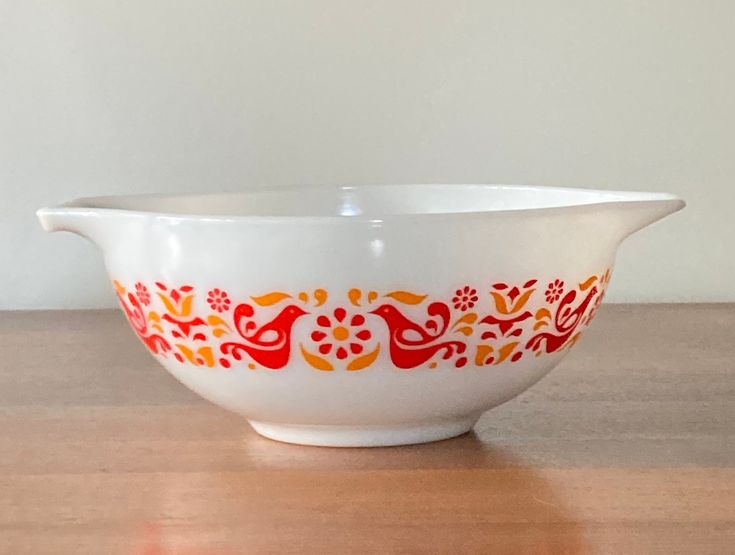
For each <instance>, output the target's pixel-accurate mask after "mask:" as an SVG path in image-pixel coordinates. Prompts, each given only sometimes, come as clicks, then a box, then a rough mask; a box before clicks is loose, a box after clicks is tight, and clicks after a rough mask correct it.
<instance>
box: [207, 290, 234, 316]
mask: <svg viewBox="0 0 735 555" xmlns="http://www.w3.org/2000/svg"><path fill="white" fill-rule="evenodd" d="M207 302H208V303H209V306H211V307H212V310H216V311H217V312H226V311H228V310H230V298H229V297H228V296H227V293H225V292H224V291H220V290H219V289H212V290H211V291H210V292H209V293H207Z"/></svg>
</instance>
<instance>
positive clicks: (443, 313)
mask: <svg viewBox="0 0 735 555" xmlns="http://www.w3.org/2000/svg"><path fill="white" fill-rule="evenodd" d="M609 278H610V271H609V270H607V271H605V272H603V273H601V274H599V275H593V276H589V277H587V278H585V279H584V280H583V281H581V282H578V283H574V284H569V283H565V282H564V281H562V280H561V279H553V280H551V281H550V282H549V283H548V284H545V285H543V284H541V285H540V284H539V281H538V280H537V279H529V280H527V281H525V282H523V283H522V284H508V283H504V282H498V283H493V284H491V285H488V286H485V287H484V288H483V287H478V286H476V285H463V286H460V287H459V288H458V289H456V290H455V291H454V293H453V294H451V295H448V296H447V297H446V298H441V297H433V298H432V297H431V296H430V295H427V294H423V293H416V292H414V291H410V290H395V291H375V290H371V289H359V288H353V289H350V290H348V291H344V292H339V293H337V294H333V292H328V291H326V290H324V289H316V290H314V291H301V292H298V293H292V292H285V291H271V292H266V293H264V294H261V295H253V296H251V297H248V298H247V299H238V300H237V301H235V300H234V299H233V298H232V297H231V296H230V294H229V293H228V292H227V291H225V290H224V289H219V288H213V289H210V290H208V291H206V292H205V294H204V295H202V293H200V292H199V291H197V290H195V288H194V287H192V286H190V285H177V286H175V287H174V286H172V285H171V284H166V283H162V282H154V283H143V282H137V283H134V284H132V287H130V288H128V287H126V286H124V285H123V284H121V283H120V282H118V281H114V282H113V284H114V286H115V290H116V292H117V295H118V298H119V300H120V304H121V306H122V309H123V310H124V312H125V314H126V316H127V318H128V321H129V322H130V324H131V326H132V327H133V329H134V330H135V332H136V333H137V334H138V337H139V338H140V339H141V340H142V341H143V343H144V344H145V345H146V346H147V347H148V349H150V351H151V352H152V353H153V354H155V355H157V356H161V357H171V356H172V357H173V358H175V359H176V360H177V361H179V362H181V363H188V364H193V365H197V366H204V367H215V366H219V367H222V368H231V367H233V366H235V365H243V366H245V367H247V368H249V369H251V370H256V369H258V368H266V369H270V370H278V369H281V368H284V367H285V366H286V365H287V364H288V363H289V361H292V360H293V357H294V356H296V357H300V358H301V359H302V360H303V361H304V362H305V363H306V364H308V365H309V366H310V367H312V368H314V369H315V370H320V371H326V372H328V371H334V370H348V371H357V370H365V369H367V368H370V367H371V366H373V365H374V364H375V363H376V361H378V360H379V359H381V358H383V359H385V360H386V362H385V364H390V365H392V366H393V367H395V368H398V369H402V370H411V369H414V368H436V367H437V365H438V364H439V363H440V362H441V361H444V363H445V364H452V365H453V366H455V367H457V368H462V367H464V366H466V365H468V364H473V365H475V366H487V365H498V364H502V363H514V362H518V361H519V360H521V359H522V358H523V357H525V356H542V355H544V354H548V353H554V352H558V351H561V350H563V349H567V348H569V347H571V346H572V345H574V343H575V342H576V341H577V340H578V339H579V336H580V334H581V333H582V331H583V330H584V328H586V327H587V326H588V325H589V323H590V321H591V320H592V318H593V317H594V315H595V313H596V312H597V309H598V307H599V306H600V303H601V301H602V297H603V295H604V293H605V288H606V286H607V284H608V281H609ZM202 298H203V299H204V300H206V305H205V304H204V303H203V302H201V299H202ZM195 300H198V301H200V302H198V303H196V304H195ZM196 306H199V307H205V308H206V310H202V311H197V310H196V309H195V307H196ZM297 321H300V325H303V322H308V331H307V332H305V333H303V334H299V335H300V337H299V338H298V339H296V338H294V336H293V334H292V329H293V326H294V324H295V323H296V322H297ZM302 329H303V328H302ZM301 335H303V337H301ZM294 343H297V345H294ZM388 361H389V362H388Z"/></svg>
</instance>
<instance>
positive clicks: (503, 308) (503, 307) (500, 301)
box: [490, 291, 509, 314]
mask: <svg viewBox="0 0 735 555" xmlns="http://www.w3.org/2000/svg"><path fill="white" fill-rule="evenodd" d="M490 294H491V295H492V296H493V299H494V300H495V308H497V309H498V312H500V313H501V314H509V311H508V304H507V303H506V302H505V297H503V295H501V294H500V293H496V292H495V291H491V292H490Z"/></svg>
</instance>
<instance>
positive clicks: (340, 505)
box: [0, 305, 735, 555]
mask: <svg viewBox="0 0 735 555" xmlns="http://www.w3.org/2000/svg"><path fill="white" fill-rule="evenodd" d="M733 330H735V306H733V305H643V306H625V305H617V306H605V307H603V310H602V311H601V313H600V316H599V317H598V319H597V321H596V322H595V324H594V325H593V326H592V328H591V329H590V331H589V332H588V335H587V336H586V337H585V339H584V340H583V341H582V342H581V343H580V345H579V346H578V347H577V349H576V350H575V351H574V352H573V353H572V354H571V355H570V356H569V357H568V358H567V359H566V360H565V361H564V362H563V363H562V365H561V366H560V367H559V368H558V369H556V370H555V371H554V372H552V374H551V375H550V376H549V377H547V378H546V379H545V380H543V381H542V382H541V383H539V384H538V385H537V386H535V387H534V388H532V389H531V390H529V391H528V392H526V393H525V394H523V395H522V396H520V397H519V398H517V399H515V400H513V401H511V402H509V403H507V404H506V405H504V406H502V407H499V408H498V409H496V410H494V411H491V412H489V413H487V414H486V415H485V416H484V417H483V418H482V419H481V420H480V422H479V423H478V425H477V427H476V429H475V431H474V432H473V433H471V434H468V435H465V436H463V437H460V438H456V439H453V440H448V441H443V442H438V443H434V444H427V445H417V446H410V447H400V448H382V449H342V450H340V449H325V448H315V447H298V446H290V445H283V444H279V443H276V442H272V441H269V440H266V439H263V438H261V437H259V436H257V435H256V434H254V433H253V432H252V431H251V430H250V429H249V427H248V426H247V425H246V423H245V422H244V421H243V420H242V419H240V418H239V417H237V416H234V415H232V414H228V413H226V412H224V411H222V410H220V409H218V408H217V407H214V406H212V405H210V404H208V403H206V402H205V401H203V400H201V399H199V398H198V397H197V396H195V395H194V394H193V393H191V392H189V391H188V390H186V389H185V388H183V387H182V386H181V385H179V384H178V383H177V382H176V381H175V380H174V379H173V378H171V377H170V376H169V375H168V374H167V373H166V372H165V371H164V370H163V369H162V368H160V367H159V366H158V365H157V364H156V362H155V361H154V360H153V359H152V358H150V357H149V356H148V355H147V354H146V353H145V351H144V349H143V347H142V346H140V345H138V344H137V342H136V340H135V338H134V336H133V334H132V333H131V332H130V331H129V330H128V329H126V324H125V323H124V321H123V318H122V316H121V315H120V314H118V313H116V312H110V311H79V312H32V313H30V312H6V313H0V353H2V362H1V363H0V494H1V495H0V553H12V554H20V553H29V554H30V553H32V554H39V553H74V554H86V553H90V554H92V553H94V554H96V555H98V554H101V553H111V554H116V553H122V554H126V555H128V554H129V555H164V554H166V555H183V554H186V555H202V554H208V555H214V554H221V555H234V554H243V553H279V554H284V553H514V554H515V553H628V554H630V553H698V554H702V553H713V554H714V553H717V554H720V553H729V552H732V551H733V545H735V371H734V370H735V368H734V367H735V341H733V339H734V338H735V331H733Z"/></svg>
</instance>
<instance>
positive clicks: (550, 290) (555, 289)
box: [546, 279, 564, 303]
mask: <svg viewBox="0 0 735 555" xmlns="http://www.w3.org/2000/svg"><path fill="white" fill-rule="evenodd" d="M563 293H564V282H563V281H561V280H559V279H555V280H554V281H552V282H551V283H549V285H548V287H547V289H546V302H548V303H555V302H556V301H558V300H559V299H560V298H561V296H562V294H563Z"/></svg>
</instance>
